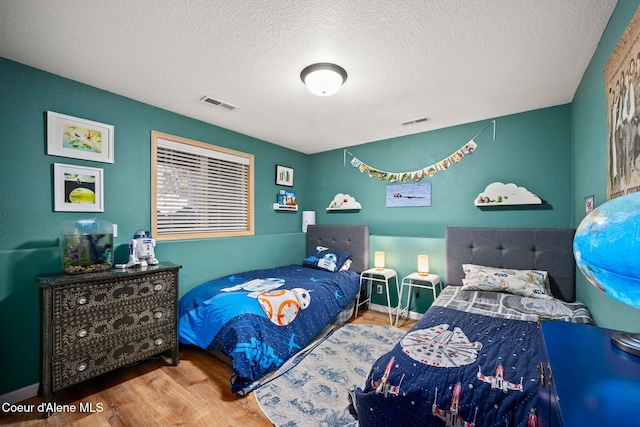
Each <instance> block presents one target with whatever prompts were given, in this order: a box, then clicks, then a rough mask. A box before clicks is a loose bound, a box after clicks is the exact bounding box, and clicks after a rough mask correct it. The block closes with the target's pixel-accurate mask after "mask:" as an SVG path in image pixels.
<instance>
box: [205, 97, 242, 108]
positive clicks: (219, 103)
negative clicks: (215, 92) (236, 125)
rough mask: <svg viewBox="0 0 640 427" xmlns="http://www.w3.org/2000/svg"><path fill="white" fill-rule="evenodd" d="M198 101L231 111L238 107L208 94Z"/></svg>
mask: <svg viewBox="0 0 640 427" xmlns="http://www.w3.org/2000/svg"><path fill="white" fill-rule="evenodd" d="M200 101H203V102H206V103H208V104H211V105H215V106H216V107H218V108H222V109H223V110H226V111H233V110H237V109H238V107H236V106H235V105H231V104H228V103H226V102H223V101H220V100H218V99H213V98H211V97H210V96H205V97H204V98H202V99H201V100H200Z"/></svg>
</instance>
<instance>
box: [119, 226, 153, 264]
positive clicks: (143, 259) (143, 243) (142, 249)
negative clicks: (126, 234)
mask: <svg viewBox="0 0 640 427" xmlns="http://www.w3.org/2000/svg"><path fill="white" fill-rule="evenodd" d="M155 246H156V239H152V238H151V233H149V232H148V231H147V230H138V231H136V233H135V234H134V235H133V239H131V240H130V241H129V262H128V263H127V267H146V266H147V265H156V264H159V263H160V261H158V260H157V258H156V255H155V253H154V249H153V248H154V247H155Z"/></svg>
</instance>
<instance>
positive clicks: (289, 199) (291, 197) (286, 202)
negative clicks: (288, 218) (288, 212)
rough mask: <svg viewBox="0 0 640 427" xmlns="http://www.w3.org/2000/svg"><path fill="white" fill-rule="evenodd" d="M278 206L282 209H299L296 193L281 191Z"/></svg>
mask: <svg viewBox="0 0 640 427" xmlns="http://www.w3.org/2000/svg"><path fill="white" fill-rule="evenodd" d="M278 206H279V207H280V208H281V209H292V210H293V209H296V210H297V209H298V204H297V203H296V193H295V191H288V190H280V191H279V192H278Z"/></svg>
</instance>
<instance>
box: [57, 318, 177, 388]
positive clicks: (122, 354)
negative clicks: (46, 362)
mask: <svg viewBox="0 0 640 427" xmlns="http://www.w3.org/2000/svg"><path fill="white" fill-rule="evenodd" d="M175 340H176V334H175V329H174V328H173V327H166V328H162V329H159V330H154V331H147V332H146V333H144V334H140V335H137V336H129V337H125V338H124V339H122V340H114V341H112V342H110V343H108V344H105V345H104V346H101V347H98V348H95V349H93V350H89V351H85V352H82V353H78V354H75V355H71V356H68V357H65V358H63V359H59V360H58V359H54V360H53V362H52V374H53V378H52V380H53V390H54V391H57V390H59V389H61V388H64V387H68V386H70V385H72V384H76V383H78V382H80V381H84V380H86V379H88V378H92V377H95V376H96V375H100V374H103V373H105V372H109V371H111V370H113V369H116V368H119V367H122V366H125V365H128V364H130V363H133V362H137V361H139V360H143V359H146V358H147V357H149V356H153V355H155V354H159V353H162V352H164V351H167V350H170V349H172V348H173V347H174V346H175V345H176V341H175Z"/></svg>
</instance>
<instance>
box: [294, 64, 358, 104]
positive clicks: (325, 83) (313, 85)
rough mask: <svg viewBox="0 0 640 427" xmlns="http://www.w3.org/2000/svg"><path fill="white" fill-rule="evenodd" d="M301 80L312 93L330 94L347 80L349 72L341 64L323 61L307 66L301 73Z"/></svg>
mask: <svg viewBox="0 0 640 427" xmlns="http://www.w3.org/2000/svg"><path fill="white" fill-rule="evenodd" d="M300 80H302V82H303V83H304V84H305V85H306V86H307V88H308V89H309V91H311V93H312V94H314V95H318V96H329V95H333V94H334V93H336V92H337V91H338V90H340V87H341V86H342V84H343V83H344V82H346V81H347V72H346V71H345V70H344V68H342V67H341V66H339V65H336V64H329V63H327V62H321V63H318V64H312V65H309V66H308V67H305V69H304V70H302V72H301V73H300Z"/></svg>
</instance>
